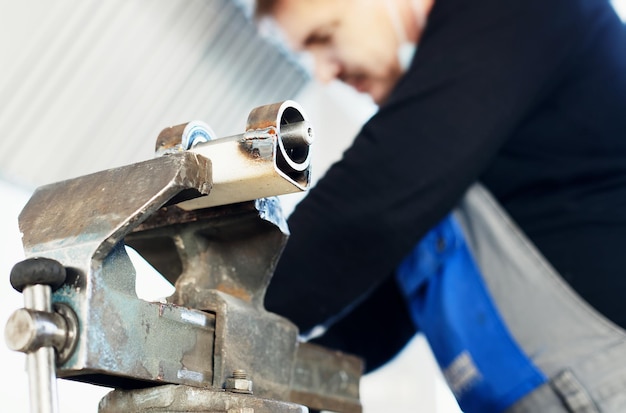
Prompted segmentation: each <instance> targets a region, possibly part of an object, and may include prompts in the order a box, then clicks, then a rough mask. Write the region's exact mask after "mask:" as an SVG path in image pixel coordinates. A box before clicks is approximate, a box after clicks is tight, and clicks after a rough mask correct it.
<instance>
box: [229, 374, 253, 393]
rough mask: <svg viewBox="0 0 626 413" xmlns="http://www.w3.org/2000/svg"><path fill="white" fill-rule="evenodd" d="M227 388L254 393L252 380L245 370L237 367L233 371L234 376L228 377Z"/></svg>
mask: <svg viewBox="0 0 626 413" xmlns="http://www.w3.org/2000/svg"><path fill="white" fill-rule="evenodd" d="M225 388H226V390H228V391H230V392H233V393H244V394H252V380H250V379H249V378H248V374H247V373H246V371H245V370H241V369H237V370H235V371H233V375H232V377H229V378H227V379H226V385H225Z"/></svg>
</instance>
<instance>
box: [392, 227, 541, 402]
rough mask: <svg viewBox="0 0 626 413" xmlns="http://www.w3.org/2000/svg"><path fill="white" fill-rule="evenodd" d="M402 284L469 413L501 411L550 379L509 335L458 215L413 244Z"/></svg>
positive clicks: (400, 277) (417, 321) (414, 314)
mask: <svg viewBox="0 0 626 413" xmlns="http://www.w3.org/2000/svg"><path fill="white" fill-rule="evenodd" d="M397 280H398V283H399V285H400V288H401V290H402V291H403V293H404V295H405V297H406V299H407V303H408V305H409V308H410V313H411V316H412V318H413V321H414V322H415V324H416V325H417V327H418V328H419V330H420V331H422V332H423V333H424V335H425V337H426V338H427V340H428V342H429V344H430V346H431V348H432V351H433V353H434V355H435V358H436V359H437V361H438V363H439V366H440V367H441V369H442V371H443V373H444V376H445V378H446V380H447V382H448V384H449V386H450V388H451V390H452V392H453V393H454V394H455V396H456V398H457V401H458V403H459V405H460V407H461V409H462V410H463V411H464V412H466V413H491V412H502V411H504V410H506V409H507V408H509V407H510V406H511V405H513V403H515V402H516V401H518V400H519V399H521V398H522V397H524V396H525V395H527V394H528V393H530V392H531V391H532V390H534V389H536V388H537V387H539V386H540V385H542V384H543V383H545V382H546V381H547V378H546V377H545V375H544V374H543V373H542V372H541V371H540V370H539V369H538V368H536V366H534V365H533V363H532V361H531V360H530V359H529V357H527V355H526V354H524V352H523V351H522V349H521V348H520V347H519V346H518V345H517V343H516V342H515V340H514V339H513V337H512V336H511V334H510V333H509V330H508V329H507V326H506V325H505V324H504V322H503V320H502V317H501V316H500V315H499V312H498V309H497V308H496V306H495V304H494V301H493V300H492V298H491V297H490V294H489V291H488V290H487V288H486V285H485V283H484V281H483V279H482V276H481V273H480V271H479V270H478V268H477V265H476V264H475V262H474V259H473V258H472V255H471V253H470V250H469V248H468V246H467V244H466V242H465V240H464V237H463V233H462V231H461V228H460V226H459V224H458V223H457V222H456V220H455V219H454V217H453V216H452V215H449V216H447V217H446V218H445V219H444V220H443V221H442V222H441V223H440V224H439V225H437V226H436V227H435V228H433V229H432V230H431V231H430V232H429V233H428V234H427V235H426V236H425V237H424V238H423V239H422V240H421V241H420V242H419V243H418V244H417V245H416V246H415V248H414V249H413V251H412V252H411V253H410V254H409V255H408V256H407V257H406V258H405V259H404V261H403V262H402V263H401V264H400V266H399V267H398V270H397Z"/></svg>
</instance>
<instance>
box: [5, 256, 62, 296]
mask: <svg viewBox="0 0 626 413" xmlns="http://www.w3.org/2000/svg"><path fill="white" fill-rule="evenodd" d="M66 276H67V273H66V271H65V267H64V266H63V265H62V264H61V263H60V262H58V261H55V260H52V259H50V258H28V259H26V260H24V261H20V262H18V263H17V264H15V265H14V266H13V268H12V269H11V278H10V279H11V285H12V286H13V288H15V289H16V290H17V291H19V292H22V290H24V288H25V287H27V286H29V285H36V284H43V285H49V286H50V287H51V288H52V291H54V290H56V289H57V288H59V287H60V286H61V285H63V283H64V282H65V277H66Z"/></svg>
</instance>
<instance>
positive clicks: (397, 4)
mask: <svg viewBox="0 0 626 413" xmlns="http://www.w3.org/2000/svg"><path fill="white" fill-rule="evenodd" d="M431 5H432V0H257V15H258V16H264V15H269V16H271V17H272V18H273V19H274V20H275V21H276V23H277V24H278V25H279V26H280V28H281V29H282V31H283V32H284V34H285V36H286V38H287V40H288V42H289V45H290V47H291V48H293V49H294V50H296V51H306V52H309V53H311V54H312V55H313V57H314V59H315V76H316V77H317V78H318V79H319V80H321V81H323V82H328V81H330V80H333V79H339V80H342V81H344V82H346V83H347V84H349V85H351V86H353V87H354V88H355V89H357V90H358V91H360V92H364V93H368V94H369V95H370V96H371V97H372V98H373V99H374V101H375V102H377V103H382V102H384V101H385V99H386V98H387V97H388V95H389V93H390V92H391V90H392V89H393V87H394V86H395V84H396V83H397V81H398V80H399V79H400V77H401V76H402V74H403V71H404V69H403V68H402V65H401V62H400V59H399V58H398V50H399V49H400V48H401V46H403V44H405V43H406V42H412V43H415V42H417V41H418V40H419V37H420V35H421V32H422V30H423V28H424V21H425V18H426V15H427V14H428V12H429V11H430V7H431Z"/></svg>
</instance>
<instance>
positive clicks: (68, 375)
mask: <svg viewBox="0 0 626 413" xmlns="http://www.w3.org/2000/svg"><path fill="white" fill-rule="evenodd" d="M312 138H313V132H312V127H311V125H310V124H309V122H308V120H307V118H306V116H305V115H304V113H303V111H302V109H301V108H300V107H299V106H298V105H297V104H296V103H295V102H292V101H285V102H280V103H276V104H271V105H266V106H261V107H259V108H256V109H253V110H252V111H251V112H250V115H249V117H248V121H247V125H246V131H245V132H244V133H243V134H241V135H236V136H231V137H226V138H219V139H216V137H215V136H214V133H213V132H212V131H211V129H210V127H208V126H207V125H206V124H204V123H202V122H190V123H187V124H184V125H178V126H174V127H170V128H166V129H165V130H163V132H161V134H160V135H159V137H158V138H157V143H156V154H157V156H156V157H155V158H154V159H151V160H148V161H144V162H140V163H136V164H132V165H128V166H123V167H119V168H114V169H109V170H105V171H101V172H97V173H94V174H90V175H85V176H82V177H78V178H75V179H70V180H67V181H63V182H58V183H54V184H50V185H46V186H42V187H40V188H38V189H37V190H36V191H35V192H34V194H33V196H32V197H31V198H30V200H29V201H28V203H27V204H26V206H25V207H24V209H23V211H22V212H21V214H20V216H19V225H20V229H21V232H22V233H23V240H22V241H23V245H24V250H25V255H26V259H25V260H24V261H22V262H19V263H17V264H16V265H15V267H14V268H13V270H12V272H11V283H12V285H13V286H14V287H15V288H16V289H17V290H19V291H22V292H23V294H24V300H25V308H22V309H18V310H16V311H15V312H14V313H13V315H12V316H11V317H10V318H9V320H8V322H7V325H6V329H5V339H6V341H7V344H8V346H9V347H10V348H11V349H13V350H16V351H21V352H24V353H26V355H27V369H28V373H29V386H30V398H31V400H30V403H31V411H32V412H37V413H48V412H51V413H55V412H57V411H58V400H57V395H56V377H59V378H64V379H70V380H77V381H82V382H87V383H91V384H95V385H100V386H106V387H111V388H112V389H113V390H112V391H111V392H110V393H108V394H107V395H106V396H105V397H104V398H103V399H102V400H101V401H100V403H99V406H98V409H99V410H98V411H99V412H100V413H110V412H206V413H213V412H224V413H270V412H272V413H283V412H285V413H296V412H306V411H307V408H311V409H312V410H329V411H336V412H342V413H359V412H361V405H360V402H359V380H360V376H361V373H362V371H363V365H362V362H361V360H360V359H358V358H356V357H354V356H351V355H348V354H343V353H340V352H337V351H333V350H332V349H327V348H323V347H319V346H315V345H312V344H308V343H303V342H300V341H299V339H298V330H297V327H296V326H295V325H294V324H292V323H291V322H290V321H288V320H287V319H285V318H283V317H280V316H279V315H277V314H273V313H270V312H268V311H266V310H265V308H264V306H263V299H264V295H265V291H266V288H267V287H268V284H269V283H270V280H271V277H272V274H273V271H274V268H275V265H276V263H277V261H278V259H279V257H280V254H281V252H282V250H283V247H284V245H285V243H286V242H287V238H288V228H287V225H286V221H285V220H284V217H283V216H282V213H281V211H280V205H279V203H278V200H277V199H276V198H275V197H274V196H276V195H281V194H285V193H290V192H296V191H302V190H305V189H307V188H308V186H309V183H310V145H311V142H312ZM127 247H130V248H133V249H134V250H136V251H137V252H138V253H139V254H140V255H141V256H142V257H143V258H144V259H145V260H146V261H147V262H148V263H150V264H151V265H152V266H153V267H154V268H155V269H156V270H157V271H158V272H159V273H160V274H161V275H162V276H163V277H164V278H165V279H166V280H168V281H169V282H170V283H171V284H172V285H174V286H175V292H174V293H173V294H172V295H171V296H169V297H167V298H166V299H164V300H162V301H161V302H147V301H144V300H142V299H139V298H138V296H137V293H136V290H135V281H136V279H135V277H136V270H135V267H134V265H133V263H132V261H131V260H130V258H129V255H128V253H127Z"/></svg>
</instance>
